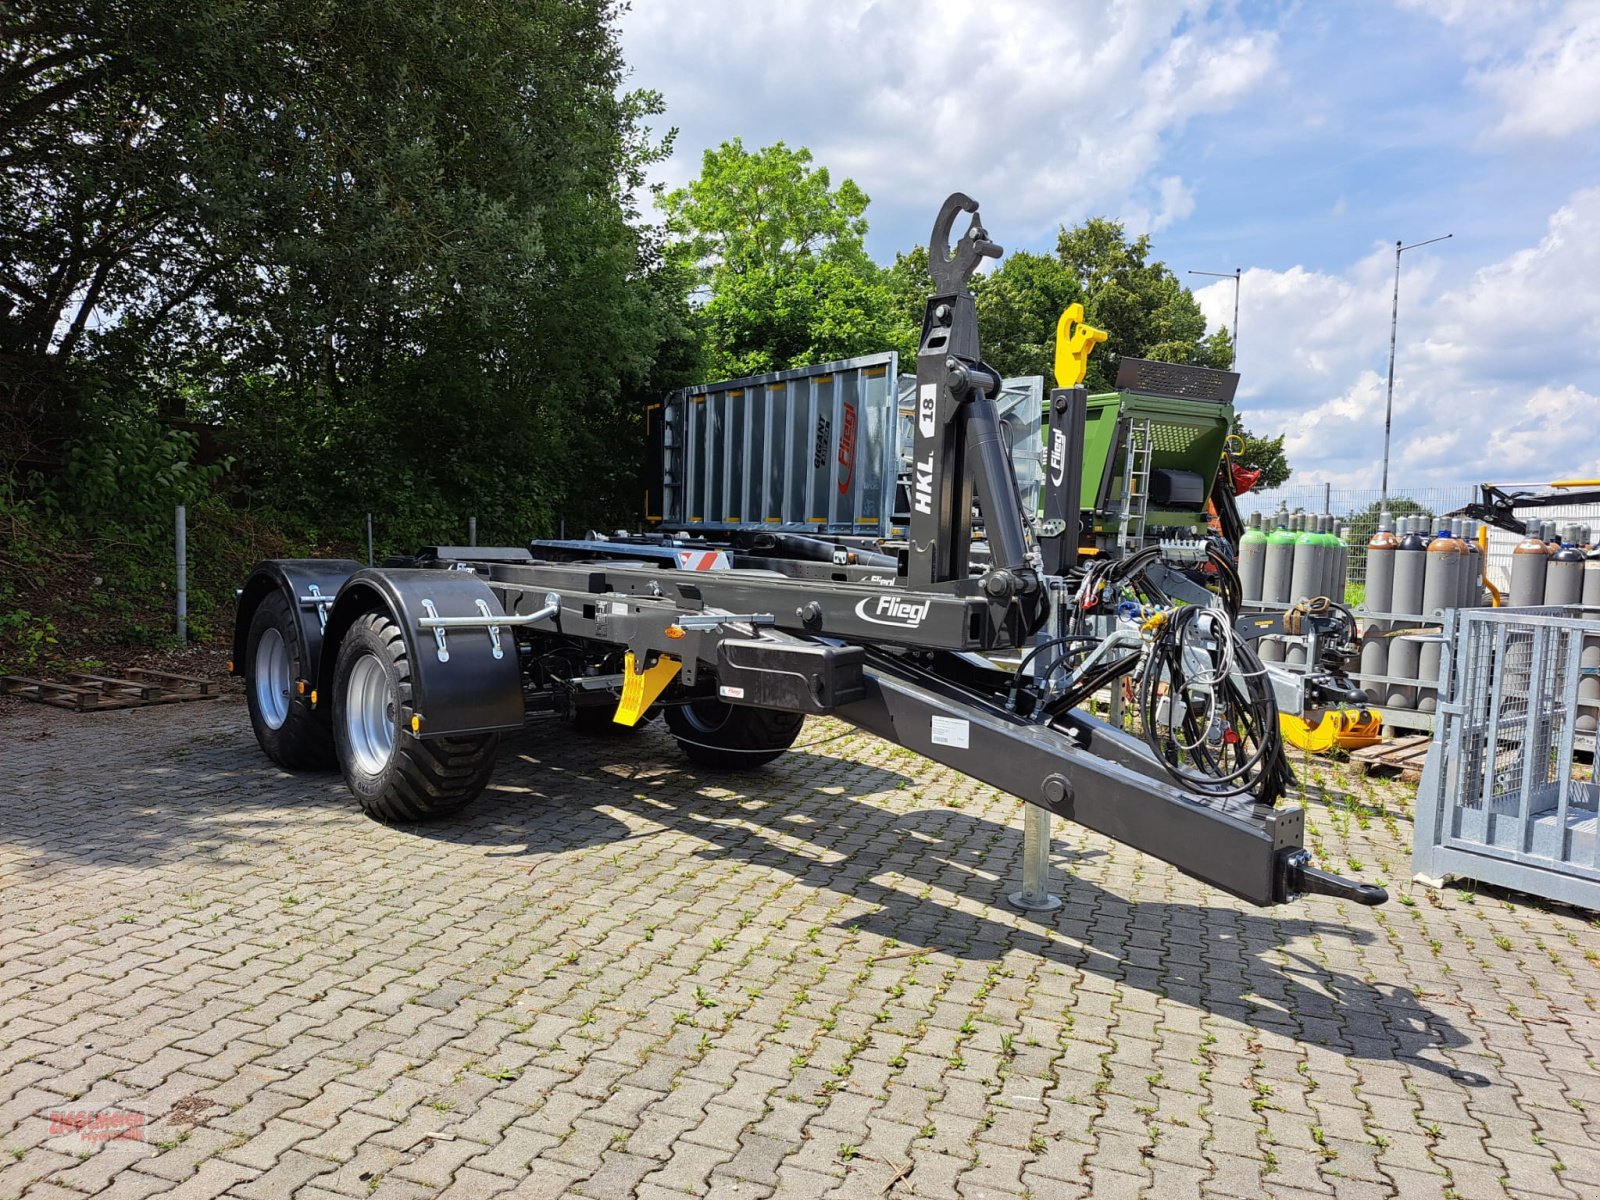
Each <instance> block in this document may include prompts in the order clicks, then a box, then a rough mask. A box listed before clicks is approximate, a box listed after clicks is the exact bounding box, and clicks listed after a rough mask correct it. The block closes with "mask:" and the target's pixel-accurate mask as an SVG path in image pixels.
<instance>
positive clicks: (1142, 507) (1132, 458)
mask: <svg viewBox="0 0 1600 1200" xmlns="http://www.w3.org/2000/svg"><path fill="white" fill-rule="evenodd" d="M1126 445H1127V451H1126V453H1125V455H1124V461H1123V464H1122V484H1123V486H1122V514H1121V517H1120V519H1119V520H1118V522H1117V547H1118V549H1120V550H1124V551H1126V550H1128V549H1129V548H1130V547H1131V548H1137V547H1139V546H1141V545H1143V544H1144V522H1145V514H1146V513H1147V512H1148V511H1149V509H1150V452H1151V449H1152V446H1151V436H1150V421H1149V419H1148V418H1143V417H1141V418H1138V419H1136V420H1131V421H1129V422H1128V439H1127V443H1126ZM1135 526H1137V529H1135Z"/></svg>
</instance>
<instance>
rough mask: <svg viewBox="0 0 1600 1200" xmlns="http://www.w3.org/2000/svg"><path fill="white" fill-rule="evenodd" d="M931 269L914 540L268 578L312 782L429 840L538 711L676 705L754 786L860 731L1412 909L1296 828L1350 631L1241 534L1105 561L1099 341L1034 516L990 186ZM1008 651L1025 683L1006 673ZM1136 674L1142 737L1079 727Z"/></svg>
mask: <svg viewBox="0 0 1600 1200" xmlns="http://www.w3.org/2000/svg"><path fill="white" fill-rule="evenodd" d="M962 213H968V214H971V221H970V224H969V226H968V228H967V230H966V232H965V233H964V234H962V235H961V236H960V237H959V238H958V239H957V242H956V245H955V247H954V249H952V248H951V245H950V236H951V233H952V229H953V226H954V225H955V222H956V221H957V219H958V217H959V216H960V215H961V214H962ZM929 245H930V247H931V249H932V253H931V256H930V257H931V263H930V266H931V271H932V275H933V279H934V285H935V286H934V295H932V296H931V297H930V298H929V300H928V302H927V306H926V310H925V316H924V319H923V324H922V335H921V341H920V346H919V350H918V354H917V371H916V380H917V390H916V411H915V440H914V456H913V462H912V472H913V474H912V479H911V487H910V499H911V511H910V520H909V526H908V531H907V532H908V536H907V537H906V538H905V539H904V541H903V542H900V543H898V544H895V543H889V544H886V545H882V546H880V547H879V548H878V549H877V550H873V549H869V548H867V547H866V546H864V545H861V544H859V543H854V544H852V543H851V542H850V540H849V539H834V540H833V541H832V543H831V544H830V543H829V542H828V541H827V540H825V539H814V538H806V537H800V536H792V535H786V534H781V533H771V534H765V535H760V534H754V535H752V534H750V533H749V532H743V533H741V532H733V533H731V534H729V535H727V536H722V537H712V538H703V537H684V536H681V535H677V534H672V533H665V534H663V533H653V534H639V535H616V536H611V537H598V536H595V535H591V536H590V537H589V538H587V539H579V540H557V541H537V542H533V543H531V544H530V545H528V546H527V547H514V548H503V549H496V548H480V547H450V546H438V547H433V548H431V549H428V550H425V551H422V552H421V553H419V554H418V555H417V556H416V557H414V558H411V559H406V560H390V562H389V564H386V565H384V566H382V567H376V568H374V567H363V566H361V565H360V564H359V563H356V562H353V561H348V560H326V559H292V560H271V561H267V562H263V563H262V564H260V565H259V566H258V567H257V568H256V569H255V571H254V572H253V573H252V574H251V576H250V578H249V580H248V581H247V582H246V584H245V586H244V588H243V589H241V591H240V593H239V607H238V616H237V621H236V628H235V634H234V665H233V669H234V671H235V673H237V674H242V675H243V676H244V677H245V684H246V697H247V701H248V705H249V711H250V719H251V723H252V725H253V727H254V730H255V734H256V737H257V740H258V741H259V743H260V745H261V747H262V749H263V750H264V751H265V752H266V753H267V755H268V756H269V757H271V758H272V759H273V760H275V761H276V762H278V763H279V764H281V765H283V766H285V767H288V768H290V769H298V770H309V769H317V768H327V767H331V766H333V765H335V764H337V766H338V767H339V769H340V770H341V771H342V773H343V775H344V779H345V781H346V783H347V784H348V786H349V787H350V790H351V791H352V792H353V793H354V794H355V796H356V798H357V800H358V801H359V802H360V804H361V806H362V807H363V809H365V810H366V811H367V812H368V813H369V814H371V815H372V816H375V817H377V818H379V819H382V820H391V821H416V820H425V819H428V818H431V817H438V816H442V815H445V814H448V813H451V812H455V811H457V810H458V809H460V808H461V807H462V806H463V805H464V804H466V803H468V802H469V801H471V800H472V799H473V798H474V797H475V796H477V795H478V793H479V792H481V791H482V790H483V788H484V787H485V786H486V785H487V783H488V781H489V778H490V775H491V773H492V771H493V767H494V760H495V753H496V749H497V745H498V742H499V738H500V735H501V733H503V732H507V731H511V730H515V729H519V728H521V727H522V726H523V724H524V722H525V721H526V720H527V718H528V717H529V716H530V715H532V714H536V713H546V714H553V715H558V716H567V717H569V718H570V719H573V720H575V721H577V722H578V723H579V724H580V726H582V725H588V726H591V727H598V726H599V725H600V724H601V723H604V724H606V725H614V726H632V725H635V724H637V723H638V722H639V721H640V719H641V718H644V717H647V716H649V715H652V714H654V713H657V712H659V713H660V714H661V715H662V716H663V717H664V719H665V721H666V724H667V726H668V728H669V730H670V731H671V732H672V734H673V735H674V736H675V737H676V738H677V739H678V741H679V743H680V745H681V746H682V748H683V750H684V751H685V753H686V754H687V755H688V756H689V758H690V759H691V760H692V761H695V762H697V763H700V764H702V765H708V766H732V767H742V768H749V767H754V766H759V765H761V764H763V763H766V762H769V761H771V760H773V759H775V758H777V757H778V756H779V755H781V754H782V753H783V752H784V751H785V750H786V749H788V748H789V747H790V746H791V745H792V744H793V742H794V740H795V738H796V736H797V734H798V733H799V730H800V727H801V724H802V722H803V720H804V717H805V715H807V714H830V715H832V716H835V717H837V718H840V719H842V720H844V721H847V722H849V723H851V724H853V725H856V726H858V727H859V728H861V729H864V730H866V731H867V732H869V733H873V734H876V735H877V736H879V737H882V738H884V739H886V740H888V741H891V742H895V743H897V744H899V745H902V746H905V747H908V748H909V749H912V750H915V751H916V752H918V753H919V754H922V755H924V756H926V757H928V758H931V759H933V760H935V761H937V762H940V763H943V764H945V765H947V766H950V767H953V768H955V769H956V770H959V771H961V772H963V773H964V774H967V775H971V776H972V777H974V778H976V779H980V780H982V781H983V782H985V783H988V784H991V785H992V786H994V787H996V788H999V789H1001V790H1002V791H1006V792H1009V793H1011V794H1012V795H1014V796H1017V797H1019V798H1020V799H1022V800H1024V801H1026V802H1028V803H1029V804H1033V805H1036V806H1038V807H1039V808H1041V809H1043V810H1046V811H1048V812H1050V813H1052V814H1055V815H1056V816H1059V817H1063V818H1066V819H1067V820H1070V821H1076V822H1077V823H1079V824H1080V825H1085V826H1087V827H1089V828H1091V829H1094V830H1096V831H1098V832H1100V833H1102V834H1105V835H1106V836H1108V837H1110V838H1113V839H1115V840H1116V841H1119V842H1123V843H1125V844H1127V845H1129V846H1132V847H1134V848H1136V849H1139V850H1142V851H1144V852H1146V853H1148V854H1152V855H1154V856H1155V857H1157V858H1159V859H1162V860H1163V861H1165V862H1168V863H1170V864H1172V865H1173V866H1175V867H1177V868H1178V869H1179V870H1181V871H1183V872H1185V873H1186V874H1188V875H1191V876H1193V877H1194V878H1196V879H1199V880H1202V881H1204V882H1206V883H1209V884H1211V885H1213V886H1215V887H1218V888H1220V889H1222V890H1223V891H1225V892H1228V893H1231V894H1232V895H1234V896H1237V897H1240V898H1241V899H1244V900H1246V901H1249V902H1250V903H1253V904H1257V905H1271V904H1278V903H1282V902H1285V901H1289V900H1293V899H1296V898H1298V897H1299V896H1300V895H1302V894H1306V893H1320V894H1324V895H1330V896H1337V897H1341V898H1344V899H1346V900H1351V901H1354V902H1356V903H1359V904H1380V903H1382V902H1383V901H1384V900H1385V899H1386V898H1387V897H1386V893H1385V892H1384V890H1383V889H1382V888H1381V887H1377V886H1375V885H1371V884H1364V883H1357V882H1354V881H1352V880H1348V879H1344V878H1342V877H1340V876H1337V875H1333V874H1329V873H1326V872H1324V871H1321V870H1318V869H1316V868H1314V867H1312V866H1311V862H1310V855H1309V853H1308V852H1307V851H1306V850H1305V849H1304V846H1303V830H1304V814H1303V812H1302V811H1301V810H1300V809H1298V808H1292V807H1279V806H1278V801H1279V800H1280V799H1281V798H1282V797H1283V795H1284V792H1285V789H1286V788H1287V787H1288V786H1289V785H1290V784H1291V783H1292V782H1293V776H1292V774H1291V772H1290V770H1289V767H1288V764H1287V761H1286V759H1285V757H1284V753H1283V748H1282V743H1281V740H1280V736H1279V729H1278V711H1279V701H1280V700H1282V699H1287V701H1288V705H1285V707H1288V706H1289V705H1292V706H1293V708H1292V711H1296V712H1300V711H1305V710H1306V709H1308V708H1310V707H1314V706H1315V705H1317V704H1319V703H1326V704H1336V703H1340V702H1344V701H1345V700H1347V699H1348V697H1349V696H1350V695H1351V694H1352V692H1353V691H1354V689H1353V688H1352V687H1351V685H1350V682H1349V680H1348V679H1347V678H1345V677H1344V674H1343V664H1344V662H1345V661H1347V658H1348V655H1349V654H1350V653H1351V652H1352V651H1351V646H1350V644H1349V637H1348V630H1346V629H1345V625H1344V623H1343V622H1342V620H1341V618H1340V617H1339V615H1338V614H1327V613H1316V612H1300V613H1291V614H1278V615H1271V616H1261V615H1251V616H1246V617H1241V616H1240V613H1239V603H1240V597H1241V589H1240V588H1239V586H1238V577H1237V574H1236V573H1235V571H1234V567H1233V555H1232V552H1231V549H1230V548H1229V547H1228V546H1227V545H1226V543H1225V542H1223V541H1221V540H1220V539H1210V540H1199V539H1192V538H1191V539H1182V540H1173V541H1163V542H1160V543H1158V544H1155V545H1150V546H1145V547H1142V548H1139V549H1137V550H1132V551H1130V552H1128V553H1125V554H1124V555H1123V556H1121V557H1110V556H1096V557H1089V558H1085V559H1084V560H1083V561H1082V562H1080V561H1079V558H1080V556H1079V553H1078V540H1079V524H1080V511H1079V497H1078V495H1077V491H1076V488H1077V486H1078V484H1077V479H1076V477H1075V472H1073V471H1071V470H1065V469H1063V466H1064V464H1068V463H1070V462H1071V461H1072V460H1073V459H1074V458H1076V457H1077V456H1078V454H1079V453H1080V451H1081V441H1082V437H1083V433H1082V429H1083V412H1084V405H1085V391H1084V388H1083V387H1082V386H1081V383H1082V378H1083V370H1084V368H1085V366H1086V359H1087V354H1088V350H1089V349H1090V348H1092V344H1093V340H1094V339H1093V338H1092V337H1088V338H1086V337H1081V336H1080V337H1076V338H1074V339H1071V345H1072V346H1073V348H1074V350H1075V352H1076V354H1077V362H1076V370H1075V372H1074V371H1073V370H1070V369H1069V370H1068V371H1067V372H1066V376H1067V377H1063V374H1062V371H1061V370H1060V364H1059V363H1058V372H1057V374H1058V380H1057V381H1058V383H1062V384H1064V385H1066V386H1062V387H1058V388H1057V389H1056V390H1055V391H1053V392H1052V393H1051V396H1050V402H1049V412H1050V430H1049V438H1050V442H1049V447H1048V459H1047V461H1048V463H1049V464H1050V469H1049V471H1048V473H1047V474H1048V480H1047V484H1046V492H1045V501H1044V514H1043V519H1042V520H1041V519H1038V518H1036V517H1034V515H1033V514H1031V513H1027V512H1025V511H1024V508H1023V505H1022V503H1021V499H1020V495H1019V491H1018V486H1017V480H1016V475H1015V469H1014V464H1013V462H1012V459H1011V458H1010V456H1009V454H1008V451H1007V447H1006V443H1005V440H1004V436H1003V433H1002V430H1001V428H1000V424H999V420H998V418H997V414H996V405H995V397H996V395H997V394H998V392H999V387H1000V380H999V377H998V375H997V374H996V372H995V371H994V370H993V369H992V368H990V367H989V366H987V365H986V364H985V363H984V362H983V358H982V355H981V353H980V349H979V339H978V322H977V312H976V309H975V307H974V302H973V296H972V293H971V291H970V290H969V288H968V284H969V281H970V279H971V277H972V275H973V273H974V272H975V271H976V270H977V268H978V266H979V265H980V263H981V262H982V260H983V259H985V258H996V257H999V255H1000V254H1001V253H1002V251H1001V248H1000V247H999V246H998V245H996V244H995V243H993V242H991V241H990V240H989V237H988V234H987V232H986V231H985V230H984V228H983V226H982V225H981V224H980V223H979V217H978V205H977V203H976V202H975V201H973V200H971V199H969V198H968V197H966V196H965V195H962V194H960V193H957V194H954V195H952V196H950V197H949V199H947V200H946V201H945V203H944V206H943V208H942V209H941V211H940V213H939V216H938V219H937V221H936V223H935V225H934V230H933V236H932V238H931V240H930V243H929ZM1090 332H1091V333H1092V332H1093V331H1090ZM1069 357H1070V355H1069ZM1074 375H1075V377H1073V376H1074ZM974 500H975V501H976V503H977V506H978V508H979V509H980V511H981V516H982V521H983V532H984V535H985V540H986V542H987V545H988V556H987V559H986V560H983V559H982V558H981V556H980V557H979V560H978V561H977V562H974V561H972V559H973V555H972V548H973V503H974ZM819 548H820V553H819ZM884 551H888V553H885V552H884ZM707 566H709V567H710V568H712V569H703V568H705V567H707ZM1286 623H1292V624H1293V625H1294V627H1293V628H1286ZM1284 632H1288V633H1290V634H1298V635H1302V636H1308V638H1309V640H1310V641H1311V642H1312V647H1311V650H1312V653H1311V655H1310V659H1309V661H1310V662H1311V663H1312V664H1313V666H1312V669H1311V671H1310V672H1309V673H1303V674H1297V675H1295V676H1294V677H1293V678H1292V679H1288V678H1285V677H1283V676H1282V673H1281V672H1280V671H1275V672H1274V673H1272V674H1270V675H1269V672H1268V669H1267V668H1266V667H1264V666H1263V665H1262V663H1261V660H1260V659H1259V658H1258V657H1257V656H1256V654H1255V652H1254V649H1253V642H1254V640H1255V639H1256V638H1258V637H1260V636H1263V635H1265V634H1272V633H1284ZM1007 652H1009V653H1010V654H1011V655H1012V656H1013V657H1014V658H1015V662H1014V669H1006V667H1005V666H1002V665H999V664H997V663H996V662H995V661H994V657H986V656H998V655H999V654H1002V653H1007ZM1130 677H1131V679H1132V680H1133V681H1134V691H1135V695H1136V700H1137V703H1138V705H1139V710H1140V715H1141V717H1142V724H1143V737H1142V738H1141V737H1139V736H1136V735H1133V734H1130V733H1128V732H1126V731H1125V730H1124V729H1122V728H1120V727H1118V726H1116V725H1113V724H1109V723H1106V722H1102V721H1100V720H1097V719H1096V718H1094V717H1093V716H1091V715H1089V714H1088V713H1087V712H1085V711H1083V710H1082V709H1081V708H1079V707H1078V706H1079V705H1080V704H1082V703H1083V702H1084V701H1085V700H1087V699H1088V697H1089V696H1090V695H1092V694H1093V693H1094V692H1096V691H1098V690H1100V689H1102V688H1105V687H1107V686H1108V685H1109V686H1115V687H1117V688H1122V687H1123V686H1124V682H1125V680H1127V679H1128V678H1130ZM619 694H620V701H619V699H618V696H619Z"/></svg>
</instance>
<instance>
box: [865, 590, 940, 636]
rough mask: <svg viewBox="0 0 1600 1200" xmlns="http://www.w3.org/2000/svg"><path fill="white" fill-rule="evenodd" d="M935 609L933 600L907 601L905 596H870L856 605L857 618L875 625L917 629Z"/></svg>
mask: <svg viewBox="0 0 1600 1200" xmlns="http://www.w3.org/2000/svg"><path fill="white" fill-rule="evenodd" d="M932 607H933V601H932V600H907V599H906V598H905V597H903V596H868V597H867V598H866V599H865V600H862V601H861V602H859V603H858V604H857V605H856V616H858V617H860V618H861V619H862V620H863V621H871V622H872V623H873V624H874V625H892V626H894V627H895V628H896V629H916V628H918V627H919V626H920V625H921V624H922V622H923V620H924V619H926V617H927V615H928V610H929V609H930V608H932Z"/></svg>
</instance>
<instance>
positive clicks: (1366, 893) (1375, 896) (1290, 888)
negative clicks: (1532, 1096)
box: [1283, 850, 1389, 906]
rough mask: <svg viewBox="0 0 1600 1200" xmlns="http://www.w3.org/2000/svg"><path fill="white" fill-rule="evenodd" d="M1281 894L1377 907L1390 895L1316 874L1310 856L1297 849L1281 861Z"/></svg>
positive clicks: (1338, 877) (1323, 873)
mask: <svg viewBox="0 0 1600 1200" xmlns="http://www.w3.org/2000/svg"><path fill="white" fill-rule="evenodd" d="M1283 883H1284V889H1283V890H1284V892H1285V893H1286V894H1287V895H1288V896H1290V897H1293V896H1296V895H1301V896H1306V895H1317V896H1337V897H1339V899H1341V900H1353V901H1355V902H1356V903H1357V904H1366V905H1369V906H1370V905H1377V904H1383V903H1385V902H1386V901H1387V900H1388V899H1389V893H1388V891H1387V890H1385V889H1384V888H1381V887H1379V886H1378V885H1377V884H1375V883H1357V882H1356V881H1355V880H1354V879H1346V878H1345V877H1344V876H1343V875H1335V874H1333V873H1332V872H1330V871H1319V870H1318V869H1317V868H1316V867H1313V866H1312V865H1311V855H1310V854H1308V853H1306V851H1304V850H1296V851H1294V852H1293V853H1292V854H1287V855H1285V856H1284V858H1283Z"/></svg>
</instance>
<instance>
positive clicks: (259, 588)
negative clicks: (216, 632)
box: [228, 558, 361, 675]
mask: <svg viewBox="0 0 1600 1200" xmlns="http://www.w3.org/2000/svg"><path fill="white" fill-rule="evenodd" d="M359 570H361V564H360V563H358V562H355V561H353V560H351V559H348V558H269V559H267V560H266V561H265V562H263V563H261V564H259V565H258V566H257V567H256V569H255V570H254V571H252V572H250V578H249V579H248V580H246V581H245V585H244V588H243V590H242V591H240V593H239V608H238V612H237V614H236V615H235V616H234V620H233V662H232V663H231V664H230V665H229V668H228V669H229V671H230V672H231V673H232V674H234V675H243V674H244V673H245V641H246V639H247V638H248V637H249V636H250V622H251V621H252V620H253V619H254V618H255V615H256V609H257V608H258V607H260V604H261V602H262V601H263V600H265V599H266V598H267V597H268V596H270V595H271V594H272V593H273V592H274V591H278V592H282V593H283V596H284V599H286V600H287V601H288V602H289V611H290V612H292V613H294V614H295V623H296V625H297V626H298V627H299V629H300V646H301V648H302V650H303V654H302V655H301V659H300V661H301V662H304V663H310V664H315V663H320V662H321V661H322V643H323V627H324V626H325V625H326V624H327V619H328V615H329V613H330V612H331V611H332V608H333V601H334V598H335V597H336V596H338V594H339V589H340V587H342V586H343V585H344V581H345V580H346V579H348V578H350V576H351V575H353V574H355V573H356V572H357V571H359ZM310 597H326V599H327V603H326V604H319V603H317V601H316V600H315V599H310ZM333 644H334V646H335V647H337V646H338V642H337V641H336V642H334V643H333Z"/></svg>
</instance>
